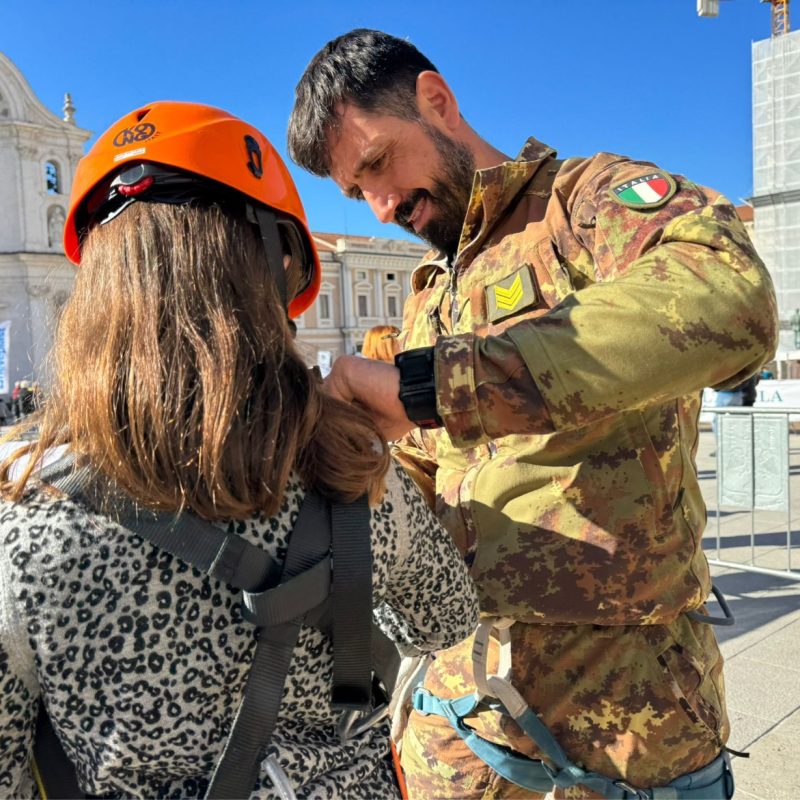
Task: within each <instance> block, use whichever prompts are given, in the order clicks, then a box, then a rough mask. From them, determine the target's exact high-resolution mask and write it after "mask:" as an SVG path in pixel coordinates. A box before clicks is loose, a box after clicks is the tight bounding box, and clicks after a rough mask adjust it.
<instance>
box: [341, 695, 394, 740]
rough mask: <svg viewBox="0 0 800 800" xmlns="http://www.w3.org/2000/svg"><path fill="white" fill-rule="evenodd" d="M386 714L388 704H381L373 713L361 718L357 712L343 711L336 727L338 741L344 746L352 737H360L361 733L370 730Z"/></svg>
mask: <svg viewBox="0 0 800 800" xmlns="http://www.w3.org/2000/svg"><path fill="white" fill-rule="evenodd" d="M388 714H389V704H388V703H382V704H381V705H379V706H378V707H377V708H376V709H375V710H374V711H371V712H370V713H369V714H366V715H363V716H362V714H361V712H359V711H345V712H344V713H343V714H342V717H341V719H340V720H339V724H338V725H337V726H336V731H337V733H338V734H339V741H340V742H341V743H342V744H345V743H346V742H348V741H349V740H350V739H352V738H353V737H354V736H361V734H362V733H366V732H367V731H368V730H369V729H370V728H374V727H375V726H376V725H377V724H378V723H379V722H380V721H381V720H382V719H383V718H384V717H386V716H387V715H388Z"/></svg>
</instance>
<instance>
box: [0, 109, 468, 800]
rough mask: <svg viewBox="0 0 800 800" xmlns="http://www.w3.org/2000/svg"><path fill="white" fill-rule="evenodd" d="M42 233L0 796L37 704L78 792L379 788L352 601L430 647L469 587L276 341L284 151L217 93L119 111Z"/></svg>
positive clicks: (8, 477)
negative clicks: (61, 250)
mask: <svg viewBox="0 0 800 800" xmlns="http://www.w3.org/2000/svg"><path fill="white" fill-rule="evenodd" d="M65 248H66V251H67V255H68V257H70V258H71V259H72V260H73V261H74V262H75V263H76V264H79V269H78V271H77V279H76V282H75V288H74V292H73V294H72V296H71V298H70V299H69V301H68V303H67V305H66V306H65V308H64V311H63V314H62V316H61V319H60V322H59V327H58V331H57V335H56V341H55V346H54V361H55V370H54V374H55V379H54V383H53V386H52V387H51V388H50V390H49V392H48V397H47V400H46V402H45V404H44V407H43V409H42V410H41V411H40V412H39V414H38V415H36V416H35V418H34V419H33V420H32V421H31V422H30V423H23V426H24V425H26V424H30V425H33V424H36V425H38V427H39V437H38V439H37V440H36V441H35V442H33V443H31V444H28V445H25V446H22V447H20V448H19V449H17V450H16V451H15V452H14V453H13V454H12V455H11V456H10V457H8V458H7V459H6V460H5V462H4V463H3V464H2V466H1V467H0V495H2V498H3V499H2V500H0V695H2V697H3V706H2V711H0V742H2V743H3V746H2V748H0V795H2V796H4V797H5V796H13V797H23V796H32V795H33V794H34V793H35V788H34V779H37V780H38V778H39V776H40V772H43V771H45V769H46V767H47V766H48V765H47V763H41V762H42V759H38V760H37V763H35V764H34V765H33V767H31V765H30V763H29V759H28V754H29V752H30V750H31V746H32V739H33V737H34V729H35V724H34V723H35V721H36V719H37V714H39V712H40V710H43V709H46V712H47V714H46V718H47V719H46V722H47V723H48V724H49V725H50V726H51V727H52V729H53V730H54V732H55V734H56V736H57V739H58V741H59V742H60V745H61V746H63V750H64V753H65V755H66V758H67V760H68V762H69V764H70V765H71V766H72V767H73V768H74V771H75V774H76V778H77V783H78V786H79V789H80V791H82V792H86V793H89V794H92V795H102V796H126V797H156V796H159V797H166V796H180V797H200V796H203V795H205V794H207V793H208V796H231V795H230V794H226V789H227V791H233V790H232V789H230V787H231V786H234V785H241V781H242V774H243V773H247V774H248V775H249V774H250V773H249V772H248V771H252V775H250V777H248V778H246V780H245V783H244V785H245V786H247V787H250V788H247V789H246V790H243V793H242V794H237V795H235V796H248V795H250V794H252V795H253V796H257V797H273V796H275V797H278V796H279V797H282V798H286V797H292V796H293V795H296V796H297V797H320V796H326V797H348V798H355V797H391V796H395V795H396V794H397V788H396V784H395V780H394V776H393V774H392V769H391V760H390V758H389V744H388V723H387V721H386V720H385V719H381V715H380V713H379V712H380V709H378V710H377V712H374V710H373V709H374V705H375V704H374V702H373V701H374V697H373V696H372V695H370V697H369V698H366V699H365V698H364V697H363V696H361V695H359V692H358V691H356V689H357V688H358V685H360V684H358V680H357V678H358V676H363V674H364V672H365V670H366V673H367V676H368V677H369V676H371V674H372V673H371V667H370V664H366V665H365V664H364V663H360V662H359V660H358V659H355V662H356V663H348V656H350V662H353V661H354V659H353V658H352V656H353V653H354V652H361V653H362V656H363V658H362V659H361V660H362V661H363V660H370V659H371V658H372V657H371V656H370V654H369V646H368V643H369V637H367V638H366V639H365V638H364V636H363V631H361V629H359V630H358V631H354V630H350V628H349V627H348V626H350V623H351V621H352V620H351V618H352V619H353V620H355V619H358V618H362V617H363V616H364V608H363V605H364V602H366V603H367V604H368V607H367V609H366V614H367V618H369V614H370V611H371V610H372V617H373V619H374V621H375V622H376V623H377V624H378V625H379V626H380V628H381V629H382V630H383V631H384V632H385V633H386V634H388V635H389V636H390V637H391V638H392V639H393V640H394V641H395V642H396V643H397V644H398V645H399V646H400V649H401V651H402V652H405V653H416V652H420V651H431V650H435V649H439V648H443V647H449V646H451V645H453V644H455V643H456V642H458V641H459V640H461V639H462V638H464V637H465V636H467V635H468V634H469V633H470V632H471V631H472V629H473V627H474V625H475V623H476V619H477V601H476V596H475V592H474V588H473V586H472V584H471V582H470V580H469V577H468V575H467V572H466V570H465V568H464V566H463V564H462V562H461V559H460V556H459V555H458V553H457V551H456V549H455V547H454V546H453V544H452V543H451V541H450V540H449V538H448V536H447V534H446V533H445V532H444V531H443V530H442V529H441V528H440V526H439V525H438V523H437V522H436V520H435V518H434V517H433V515H432V514H431V513H430V512H429V511H428V509H427V507H426V505H425V503H424V502H423V501H422V500H421V498H420V496H419V495H418V493H417V491H416V489H415V487H414V486H413V484H412V483H411V482H410V481H409V480H408V478H407V477H405V476H404V475H403V474H402V472H401V471H400V470H399V469H398V468H397V467H395V466H394V465H392V464H391V463H390V459H389V455H388V451H387V447H386V444H385V442H383V441H381V439H380V437H379V435H378V433H377V431H376V429H375V427H374V425H373V423H372V422H371V421H370V419H369V417H368V416H367V415H366V414H364V413H362V412H361V411H359V410H358V409H357V408H355V407H351V406H348V405H345V404H343V403H341V402H338V401H336V400H334V399H332V398H330V397H328V396H326V395H325V394H324V393H323V391H322V389H321V385H320V383H319V382H318V380H317V379H316V378H315V376H314V373H313V372H311V371H309V370H308V368H307V367H306V366H305V364H304V363H303V361H302V359H301V357H300V355H299V353H298V351H297V349H296V347H295V345H294V341H293V328H292V325H291V324H290V320H289V317H296V316H298V315H299V314H301V313H302V312H303V311H304V310H305V309H306V308H308V307H309V306H310V305H311V303H312V302H313V301H314V298H315V297H316V294H317V292H318V290H319V272H320V268H319V262H318V260H317V257H316V253H315V252H314V249H313V244H312V241H311V237H310V234H309V231H308V228H307V223H306V220H305V215H304V212H303V209H302V206H301V205H300V201H299V198H298V197H297V194H296V190H295V188H294V185H293V184H292V181H291V178H290V177H289V175H288V172H287V171H286V169H285V167H284V165H283V163H282V162H281V161H280V159H279V157H278V156H277V154H276V153H275V151H274V149H273V148H272V146H271V145H270V144H269V142H268V141H267V140H266V139H265V138H264V137H263V135H262V134H261V133H259V132H258V131H257V130H256V129H255V128H253V127H252V126H250V125H247V124H246V123H244V122H242V121H241V120H238V119H236V118H235V117H232V116H231V115H229V114H227V113H225V112H223V111H220V110H218V109H213V108H210V107H207V106H199V105H194V104H182V103H154V104H151V105H149V106H145V107H143V108H140V109H137V110H136V111H134V112H131V113H130V114H128V115H126V116H125V117H124V118H122V119H121V120H120V121H119V122H117V123H116V124H115V125H113V126H112V127H111V128H110V129H109V131H107V132H106V133H105V134H103V135H102V136H101V137H100V138H99V140H98V142H97V143H96V144H95V146H94V147H93V148H92V150H91V151H90V153H89V154H88V155H87V156H86V157H85V158H84V159H83V160H82V162H81V164H80V166H79V168H78V172H77V174H76V178H75V184H74V187H73V193H72V198H71V203H70V213H69V216H68V219H67V223H66V226H65ZM287 312H288V316H287ZM21 430H22V429H21V428H17V429H16V430H15V431H14V432H12V437H14V436H16V437H18V436H19V435H20V433H21ZM64 453H66V454H67V456H66V458H61V456H62V455H63V454H64ZM54 459H57V464H56V466H55V467H50V466H46V465H47V464H48V462H50V461H53V460H54ZM365 497H366V498H369V507H367V502H366V500H364V499H363V498H365ZM359 498H362V500H359ZM359 503H361V505H359ZM354 509H356V511H354ZM357 509H362V510H363V513H362V511H358V510H357ZM359 514H361V516H359ZM309 520H311V522H309ZM342 520H344V522H342ZM312 523H313V524H312ZM362 529H364V530H366V531H367V533H366V541H367V547H366V556H364V549H363V547H362V549H361V550H359V549H358V547H357V546H356V544H355V542H356V540H357V537H358V536H359V535H361V534H360V533H359V531H361V530H362ZM301 531H302V536H303V537H305V538H304V540H303V541H304V542H306V540H307V541H308V542H312V543H313V546H312V544H308V543H306V544H304V545H302V546H303V547H306V549H305V550H300V549H298V548H300V547H301V545H298V544H297V542H298V541H299V540H300V538H301ZM320 531H323V533H324V532H326V531H327V535H328V538H327V539H326V538H325V537H324V536H322V538H321V539H320V538H319V537H320V536H321V535H322V534H321V533H320ZM314 537H318V538H317V539H314ZM337 537H338V538H337ZM206 542H211V543H213V545H214V548H216V547H217V545H219V549H218V551H217V550H214V552H215V553H216V555H214V556H213V557H209V558H207V559H206V560H205V561H203V558H201V557H200V556H199V555H198V553H199V551H200V549H202V548H201V545H203V543H206ZM320 542H321V544H320ZM331 542H332V544H331ZM313 547H316V548H317V549H316V551H315V552H316V556H315V557H314V558H312V557H311V556H310V555H309V554H310V553H311V551H312V550H313ZM351 551H352V552H353V553H357V555H354V556H353V557H352V559H351V556H350V555H349V554H350V553H351ZM301 562H302V563H301ZM351 562H352V563H351ZM259 564H260V565H261V566H259ZM365 565H366V566H365ZM262 566H263V570H262V571H259V570H261V567H262ZM359 570H360V573H359ZM365 570H366V572H365ZM364 574H366V583H367V587H366V590H365V588H364V580H363V577H364ZM359 575H360V576H361V577H359ZM348 581H349V582H348ZM328 583H330V586H332V589H328V588H326V587H328ZM351 585H352V586H353V587H355V588H354V589H353V592H352V593H350V592H349V591H347V588H348V587H349V586H351ZM293 587H294V588H293ZM297 587H302V589H298V588H297ZM283 590H286V591H284V592H283V594H281V591H283ZM317 595H318V597H317ZM276 597H277V598H278V599H277V600H275V598H276ZM370 597H371V601H370ZM314 598H316V599H314ZM364 598H366V601H364ZM271 600H272V601H273V602H272V604H271V605H270V602H271ZM318 601H319V602H318ZM303 603H305V605H303ZM315 603H316V604H317V605H314V604H315ZM293 604H295V605H297V608H298V609H300V610H299V611H298V612H297V613H296V614H295V613H294V610H293V609H294V605H293ZM287 608H288V609H289V610H287ZM343 612H344V613H343ZM350 627H354V626H350ZM257 632H258V633H257ZM342 642H345V643H347V642H354V643H355V644H354V645H353V649H352V650H351V649H348V648H344V650H343V649H342V645H341V643H342ZM365 642H366V649H365ZM359 648H361V650H360V651H359ZM276 653H277V654H281V653H284V654H285V655H286V663H285V668H284V672H283V674H281V671H280V669H278V668H277V667H275V666H274V664H272V662H271V661H270V659H273V660H274V658H275V657H276ZM352 675H354V676H356V678H353V679H352V680H349V678H348V676H352ZM343 676H344V677H343ZM358 679H360V678H358ZM375 680H377V678H376V679H375ZM375 680H373V684H374V683H375ZM372 688H373V689H374V692H375V693H377V691H378V689H377V688H375V687H374V686H373V687H372ZM371 691H372V690H371ZM362 694H363V692H362ZM265 698H267V699H266V700H265ZM269 698H272V699H271V700H269ZM269 702H273V705H274V708H273V709H272V712H269V711H264V710H263V708H261V709H260V710H259V707H258V706H259V703H261V704H262V706H263V705H264V703H266V704H267V705H269ZM254 708H255V709H256V710H255V711H253V709H254ZM341 709H344V710H345V712H344V713H343V712H342V711H341ZM359 709H366V713H365V714H358V713H357V712H358V711H359ZM273 712H274V713H273ZM270 713H272V715H273V716H274V717H275V718H276V719H273V720H272V721H269V720H265V719H263V718H262V717H264V716H266V717H269V716H270ZM259 714H261V716H259ZM39 716H40V720H41V715H39ZM248 723H249V728H248ZM266 731H269V732H268V733H266ZM38 736H39V734H38V733H37V737H38ZM237 737H238V738H237ZM254 737H255V739H254ZM258 737H262V738H263V741H262V740H261V739H259V738H258ZM246 752H252V753H253V754H255V755H256V756H257V758H255V759H251V761H253V763H252V764H251V763H249V762H248V760H247V759H246V758H244V757H242V756H241V754H242V753H246ZM44 760H45V761H47V760H48V759H44ZM231 765H233V770H231ZM40 768H41V769H40ZM222 773H225V778H230V776H231V775H233V777H232V778H230V780H231V781H232V782H229V783H226V782H225V779H224V778H223V777H221V776H222ZM237 781H238V782H239V783H238V784H237V783H236V782H237ZM209 787H210V788H209ZM41 788H42V787H40V789H41ZM60 796H66V795H60Z"/></svg>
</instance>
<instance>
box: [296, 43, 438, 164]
mask: <svg viewBox="0 0 800 800" xmlns="http://www.w3.org/2000/svg"><path fill="white" fill-rule="evenodd" d="M425 70H432V71H434V72H438V70H437V69H436V67H435V66H434V65H433V64H432V63H431V62H430V60H429V59H427V58H426V57H425V56H424V55H422V53H420V52H419V50H417V48H416V47H414V45H413V44H411V43H410V42H407V41H405V40H404V39H398V38H397V37H395V36H390V35H389V34H388V33H382V32H381V31H373V30H369V29H367V28H357V29H356V30H353V31H350V32H349V33H345V34H344V35H342V36H339V37H337V38H336V39H332V40H331V41H330V42H328V44H326V45H325V46H324V47H323V48H322V49H321V50H320V51H319V52H318V53H317V54H316V55H315V56H314V58H312V59H311V62H310V63H309V65H308V66H307V67H306V71H305V72H304V73H303V77H302V78H300V81H299V83H298V84H297V87H296V88H295V103H294V108H293V109H292V114H291V116H290V118H289V131H288V134H287V139H288V146H289V155H290V156H291V158H292V160H293V161H294V162H295V163H296V164H298V165H299V166H301V167H303V168H304V169H307V170H308V171H309V172H313V173H314V174H315V175H320V176H327V175H330V170H331V163H330V153H329V152H328V142H327V133H328V130H329V129H330V127H331V125H335V124H336V121H337V107H338V106H339V105H340V104H341V103H352V104H353V105H355V106H358V107H359V108H360V109H362V110H364V111H369V112H372V113H381V114H391V115H393V116H396V117H400V118H402V119H408V120H416V119H419V108H418V107H417V95H416V91H417V75H419V74H420V72H424V71H425Z"/></svg>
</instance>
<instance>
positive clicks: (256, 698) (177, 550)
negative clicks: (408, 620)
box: [36, 454, 397, 798]
mask: <svg viewBox="0 0 800 800" xmlns="http://www.w3.org/2000/svg"><path fill="white" fill-rule="evenodd" d="M39 477H40V479H41V480H42V481H43V482H46V483H49V484H51V485H52V486H53V487H54V488H56V489H58V490H60V491H61V492H63V493H65V494H67V495H69V496H70V497H72V498H73V499H76V500H80V501H82V502H84V503H85V504H86V505H88V506H89V507H92V506H93V501H94V494H95V493H96V491H97V487H96V486H94V484H93V481H92V476H91V474H90V472H89V470H88V468H85V467H84V468H79V469H76V468H75V461H74V457H73V456H72V455H71V454H70V455H67V456H65V457H64V458H62V459H60V460H59V461H57V462H56V463H54V464H52V465H50V466H48V467H45V468H44V469H43V470H42V471H41V473H40V475H39ZM110 508H111V509H113V516H115V517H116V518H117V521H118V522H119V524H120V525H122V526H123V527H125V528H127V529H128V530H130V531H131V532H132V533H134V534H136V535H138V536H141V537H142V538H144V539H146V540H147V541H149V542H151V543H152V544H154V545H155V546H156V547H158V548H159V549H162V550H164V551H166V552H168V553H170V554H171V555H173V556H174V557H176V558H179V559H180V560H181V561H184V562H185V563H187V564H191V565H192V566H194V567H197V568H198V569H200V570H202V571H203V572H205V573H207V574H208V575H210V576H211V577H214V578H217V579H219V580H220V581H223V582H225V583H227V584H229V585H231V586H233V587H235V588H237V589H241V590H242V594H243V600H242V615H243V616H244V617H245V619H248V620H249V621H250V622H252V623H253V624H254V625H256V626H257V627H258V631H257V633H256V648H255V652H254V654H253V661H252V664H251V667H250V670H249V672H248V675H247V679H246V682H245V687H244V691H243V693H242V699H241V702H240V704H239V708H238V709H237V712H236V715H235V718H234V721H233V724H232V726H231V731H230V733H229V736H228V740H227V742H226V744H225V747H224V749H223V753H222V756H221V757H220V760H219V762H218V763H217V765H216V768H215V770H214V773H213V775H212V777H211V782H210V784H209V787H208V791H207V793H206V797H207V798H236V797H249V795H250V793H251V791H252V788H253V786H254V785H255V782H256V779H257V777H258V773H259V770H260V768H261V766H262V762H263V760H264V755H265V752H266V748H267V745H268V743H269V740H270V738H271V736H272V733H273V731H274V729H275V725H276V722H277V718H278V712H279V710H280V704H281V699H282V697H283V689H284V682H285V679H286V675H287V673H288V671H289V666H290V663H291V658H292V654H293V651H294V647H295V645H296V643H297V638H298V635H299V632H300V628H301V626H302V625H303V624H307V625H312V626H314V627H317V628H320V629H321V630H323V631H325V632H328V633H331V630H330V629H331V627H332V628H333V631H332V634H333V636H334V678H333V695H332V703H333V704H335V706H336V707H337V708H339V709H342V710H345V711H348V712H349V714H346V715H345V724H344V725H343V727H342V732H343V735H344V736H345V737H347V736H349V735H354V734H355V733H356V732H357V731H361V730H362V729H365V723H364V722H363V721H362V723H361V725H359V726H357V729H356V728H354V727H353V722H354V716H355V714H356V712H359V711H364V710H369V709H371V708H373V700H374V695H375V691H374V689H375V687H374V679H373V673H372V665H373V663H375V662H374V659H373V655H372V652H371V651H372V639H373V636H372V621H371V615H372V553H371V547H370V511H369V506H368V504H367V499H366V497H362V498H360V500H358V501H356V502H355V503H349V504H336V503H329V502H327V501H325V500H324V499H322V498H321V497H319V496H318V495H317V494H315V493H313V492H309V493H308V494H307V495H306V497H305V499H304V501H303V505H302V506H301V509H300V513H299V515H298V518H297V522H296V523H295V526H294V528H293V531H292V535H291V537H290V539H289V544H288V548H287V554H286V558H285V560H284V562H283V563H282V564H281V563H280V562H278V561H276V560H275V559H273V558H272V557H271V556H270V555H269V554H268V553H267V552H266V551H264V550H262V549H261V548H260V547H257V546H255V545H253V544H251V543H249V542H247V541H246V540H244V539H242V538H241V537H240V536H237V535H232V534H228V533H226V532H225V531H223V530H222V529H220V528H218V527H216V526H215V525H213V524H212V523H210V522H207V521H206V520H203V519H200V518H199V517H196V516H194V515H192V514H189V513H183V514H171V513H162V512H155V511H150V510H147V509H142V508H139V507H137V506H136V505H135V504H134V503H133V502H132V501H130V500H129V499H128V498H123V497H118V496H116V495H114V496H112V498H111V501H110ZM332 553H333V556H332V555H331V554H332ZM341 620H344V623H342V622H341ZM375 638H376V640H378V641H377V643H378V644H379V645H381V644H382V642H381V641H380V639H381V637H379V636H376V637H375ZM392 651H393V652H394V656H393V657H392V655H391V653H392ZM380 653H381V655H382V659H381V660H382V661H383V662H384V663H387V664H389V663H390V662H391V661H392V660H395V661H396V660H397V654H396V650H395V649H394V648H391V649H387V648H386V647H381V648H380ZM387 671H390V672H391V671H392V668H391V666H390V667H389V668H388V670H387ZM381 699H385V696H384V697H383V698H381ZM381 714H382V711H381V710H380V709H379V710H378V711H377V712H374V713H373V714H372V715H371V716H370V717H369V718H368V720H367V722H372V721H376V720H377V719H379V718H380V716H381ZM62 752H63V751H62ZM57 756H58V754H57V753H54V752H53V750H52V749H51V748H48V749H47V751H46V752H42V753H40V754H39V755H37V757H36V761H37V764H38V767H39V770H40V771H41V772H43V773H44V772H50V774H51V775H52V772H51V771H50V770H49V769H48V767H49V764H48V763H47V762H48V761H50V760H53V759H57ZM64 758H66V756H64ZM270 761H271V760H270V759H268V760H267V762H264V766H265V767H266V770H267V774H268V775H269V776H270V778H271V779H272V781H273V783H274V784H275V786H276V788H277V789H278V791H279V792H280V793H281V795H282V796H283V797H285V798H292V797H293V792H292V789H291V786H290V785H289V783H288V781H287V780H286V776H285V775H284V774H283V772H282V770H281V769H280V767H279V766H278V764H277V763H274V762H273V763H269V762H270ZM47 783H48V780H47V775H45V785H47Z"/></svg>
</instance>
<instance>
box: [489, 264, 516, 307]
mask: <svg viewBox="0 0 800 800" xmlns="http://www.w3.org/2000/svg"><path fill="white" fill-rule="evenodd" d="M520 300H522V278H521V277H520V274H519V272H518V273H517V274H516V275H515V276H514V280H513V281H512V283H511V286H509V287H508V289H504V288H503V287H502V286H499V285H496V286H495V287H494V302H495V305H496V306H497V307H498V308H500V309H503V310H504V311H513V310H514V309H515V308H516V307H517V303H519V301H520Z"/></svg>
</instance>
